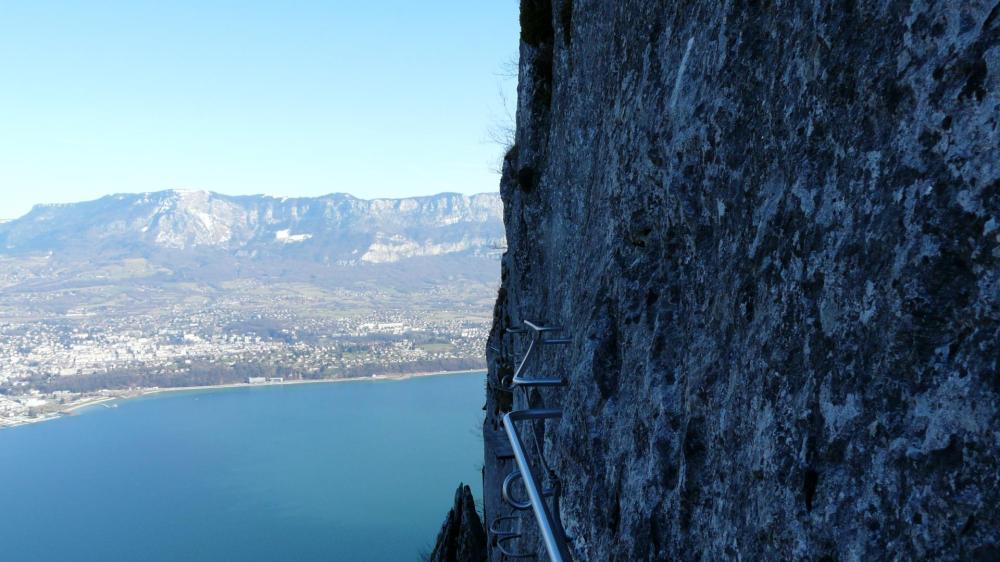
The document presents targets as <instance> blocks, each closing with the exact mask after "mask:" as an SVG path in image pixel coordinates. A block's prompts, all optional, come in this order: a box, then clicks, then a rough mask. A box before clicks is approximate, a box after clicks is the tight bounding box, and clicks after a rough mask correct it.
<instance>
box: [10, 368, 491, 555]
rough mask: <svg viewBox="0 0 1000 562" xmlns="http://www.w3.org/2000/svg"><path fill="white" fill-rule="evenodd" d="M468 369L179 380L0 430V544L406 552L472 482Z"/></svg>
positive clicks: (81, 550)
mask: <svg viewBox="0 0 1000 562" xmlns="http://www.w3.org/2000/svg"><path fill="white" fill-rule="evenodd" d="M483 376H484V375H483V373H473V374H455V375H444V376H433V377H421V378H414V379H409V380H402V381H359V382H342V383H332V384H309V385H285V386H262V387H246V388H232V389H219V390H206V391H185V392H176V393H165V394H160V395H154V396H148V397H143V398H138V399H134V400H124V401H120V402H118V407H117V408H105V407H102V406H100V405H98V406H94V407H90V408H87V409H85V410H83V411H81V412H79V413H78V414H77V415H73V416H67V417H63V418H60V419H56V420H52V421H47V422H43V423H39V424H33V425H28V426H21V427H16V428H13V429H6V430H0V560H5V561H7V560H10V561H22V560H23V561H50V560H51V561H54V560H60V561H61V560H83V561H91V560H95V561H96V560H101V561H105V560H108V561H118V560H122V561H129V560H135V561H167V560H170V561H175V560H185V561H190V560H238V561H263V560H268V561H271V560H290V561H292V560H294V561H311V560H343V561H368V560H371V561H380V562H391V561H397V560H399V561H410V560H418V559H419V554H420V553H421V552H422V551H429V549H430V547H431V545H432V543H433V541H434V538H435V537H436V535H437V532H438V530H439V528H440V526H441V523H442V522H443V521H444V517H445V515H446V514H447V512H448V509H449V507H450V506H451V502H452V500H453V497H454V492H455V488H456V487H457V486H458V483H459V482H460V481H462V482H466V483H468V484H471V485H472V487H473V491H474V493H475V495H476V497H477V501H478V498H479V497H481V489H480V488H481V485H480V483H481V475H480V467H481V466H482V442H481V437H480V435H481V433H480V424H481V422H482V410H481V408H482V404H483V384H484V383H483Z"/></svg>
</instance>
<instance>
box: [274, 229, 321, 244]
mask: <svg viewBox="0 0 1000 562" xmlns="http://www.w3.org/2000/svg"><path fill="white" fill-rule="evenodd" d="M312 237H313V235H312V234H292V231H291V230H290V229H287V228H286V229H285V230H279V231H277V232H275V233H274V239H275V240H276V241H278V242H281V243H282V244H294V243H296V242H305V241H306V240H309V239H310V238H312Z"/></svg>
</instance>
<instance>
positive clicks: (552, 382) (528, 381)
mask: <svg viewBox="0 0 1000 562" xmlns="http://www.w3.org/2000/svg"><path fill="white" fill-rule="evenodd" d="M511 384H513V385H514V386H566V379H562V378H558V379H533V378H528V377H514V379H513V380H512V381H511Z"/></svg>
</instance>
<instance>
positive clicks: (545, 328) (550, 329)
mask: <svg viewBox="0 0 1000 562" xmlns="http://www.w3.org/2000/svg"><path fill="white" fill-rule="evenodd" d="M524 325H525V326H527V327H529V328H531V329H532V330H534V331H536V332H561V331H562V327H561V326H539V325H538V324H535V323H534V322H531V321H530V320H525V321H524Z"/></svg>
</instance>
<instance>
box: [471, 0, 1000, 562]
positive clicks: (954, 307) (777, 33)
mask: <svg viewBox="0 0 1000 562" xmlns="http://www.w3.org/2000/svg"><path fill="white" fill-rule="evenodd" d="M521 12H522V13H521V25H522V35H521V43H520V61H521V62H520V80H519V100H518V115H517V135H516V145H515V146H514V147H513V148H512V149H511V150H510V152H509V153H508V154H507V157H506V159H505V163H504V174H503V178H502V185H501V194H502V198H503V202H504V221H505V225H506V231H507V241H508V251H507V253H506V254H505V256H504V258H503V263H502V286H501V289H500V294H499V297H498V300H497V305H496V311H495V323H494V326H493V330H492V333H491V336H490V342H489V345H490V346H491V347H492V349H491V350H490V351H489V352H488V355H489V362H490V373H489V383H490V386H489V390H488V402H487V418H486V422H485V424H486V425H485V432H486V435H487V440H486V442H487V450H486V462H485V490H486V492H485V500H486V503H485V512H486V524H487V526H488V525H489V524H490V523H491V521H492V520H493V519H494V518H496V517H497V516H501V515H507V514H509V513H510V512H511V510H510V508H509V507H508V506H506V505H504V504H503V502H502V501H501V500H500V497H499V494H498V490H499V486H500V483H501V481H502V479H503V477H504V476H505V475H506V474H507V473H508V472H509V471H510V470H511V469H512V466H513V465H512V463H511V461H510V460H509V459H506V458H498V456H497V453H498V451H497V450H496V449H497V446H496V443H502V441H503V439H502V436H501V438H500V439H496V438H490V436H496V435H498V434H499V432H500V431H502V429H501V426H500V415H501V414H502V413H503V412H504V411H507V410H509V409H510V408H512V407H514V408H520V407H524V406H525V405H526V404H525V398H524V397H522V396H520V395H517V396H516V397H515V398H514V401H513V404H512V403H511V397H510V396H511V395H510V394H508V393H506V392H504V390H503V388H502V387H503V379H504V377H505V376H507V375H509V373H510V369H511V365H512V362H513V361H514V360H516V352H515V349H514V348H515V345H517V344H516V343H515V342H516V340H517V338H518V337H519V336H516V335H513V334H510V333H508V332H507V331H506V330H507V328H509V327H511V326H516V325H520V324H521V322H522V321H524V320H538V321H543V322H549V323H553V324H561V325H563V326H565V327H566V328H567V330H568V333H569V334H570V335H571V337H572V343H571V344H570V345H568V346H563V347H562V348H561V349H558V348H555V346H553V349H551V350H548V351H547V352H546V354H545V355H543V356H542V357H541V360H540V361H539V363H538V365H537V369H536V370H537V372H539V373H541V374H562V375H565V376H566V377H567V379H568V381H569V384H568V386H567V387H565V388H563V389H557V390H544V391H541V392H538V391H533V392H532V393H531V395H529V399H530V401H531V402H533V403H535V404H542V403H544V404H545V405H548V406H556V407H560V408H562V410H563V417H562V418H561V419H560V420H558V421H555V422H547V423H546V425H545V427H544V434H543V435H540V437H541V438H542V442H543V443H544V448H545V456H546V458H547V459H548V462H549V463H550V464H551V465H553V467H554V469H555V470H556V472H557V473H558V474H559V476H560V479H561V482H562V497H561V510H560V511H561V516H562V519H563V521H564V522H565V525H566V529H567V531H568V533H569V535H570V537H571V540H570V542H571V546H572V549H573V551H574V553H575V557H576V559H578V560H593V561H607V560H674V559H676V560H831V561H832V560H843V561H851V560H915V559H935V560H959V559H961V560H998V559H1000V509H998V508H1000V463H998V460H1000V419H998V407H1000V371H998V359H1000V345H998V339H1000V131H998V123H1000V88H998V84H1000V4H998V2H997V1H996V0H989V1H985V0H965V1H961V2H957V1H956V2H933V1H916V0H913V1H909V0H907V1H903V0H899V1H893V0H879V1H876V0H844V1H828V2H827V1H823V2H821V1H803V2H784V1H767V0H756V1H750V0H746V1H735V0H721V1H716V0H713V1H690V2H676V1H670V2H667V1H651V0H644V1H639V0H622V1H614V2H611V1H602V0H551V1H546V0H522V2H521ZM537 427H539V428H540V427H541V426H537ZM539 431H541V429H539ZM501 457H503V455H501ZM519 513H521V514H523V519H522V521H521V527H522V528H523V529H524V535H523V536H522V537H521V538H520V539H518V541H517V542H516V546H518V547H519V548H523V549H525V550H528V551H535V552H537V553H538V555H539V559H540V560H544V559H545V556H544V551H543V550H541V547H540V544H539V542H538V541H537V537H536V536H535V534H534V533H533V532H532V528H533V527H534V520H533V519H532V517H531V515H530V512H519ZM490 542H491V543H492V542H493V541H492V540H491V541H490ZM490 556H491V560H501V559H502V557H501V555H500V552H499V551H498V549H497V548H496V547H495V546H494V545H492V544H491V546H490Z"/></svg>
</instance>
